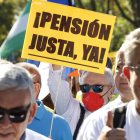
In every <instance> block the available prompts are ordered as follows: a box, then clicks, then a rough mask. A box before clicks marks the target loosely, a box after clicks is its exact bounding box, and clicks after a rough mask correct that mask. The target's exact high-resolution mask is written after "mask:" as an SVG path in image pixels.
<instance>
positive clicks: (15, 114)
mask: <svg viewBox="0 0 140 140" xmlns="http://www.w3.org/2000/svg"><path fill="white" fill-rule="evenodd" d="M30 106H31V104H29V105H28V106H27V109H10V110H6V109H4V108H2V107H0V120H2V118H3V117H4V115H5V114H6V113H7V114H8V117H9V119H10V120H11V122H14V123H20V122H23V121H24V120H25V119H26V115H27V112H28V111H29V108H30Z"/></svg>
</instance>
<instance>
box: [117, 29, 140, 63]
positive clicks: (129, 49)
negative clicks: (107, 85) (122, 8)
mask: <svg viewBox="0 0 140 140" xmlns="http://www.w3.org/2000/svg"><path fill="white" fill-rule="evenodd" d="M138 46H140V28H137V29H135V30H134V31H132V32H130V34H129V35H127V36H126V37H125V41H124V43H123V44H122V47H121V48H120V50H122V51H123V52H124V55H125V61H126V62H125V63H126V65H131V59H132V58H131V56H132V53H134V52H133V50H134V49H135V48H136V47H138ZM130 54H131V55H130Z"/></svg>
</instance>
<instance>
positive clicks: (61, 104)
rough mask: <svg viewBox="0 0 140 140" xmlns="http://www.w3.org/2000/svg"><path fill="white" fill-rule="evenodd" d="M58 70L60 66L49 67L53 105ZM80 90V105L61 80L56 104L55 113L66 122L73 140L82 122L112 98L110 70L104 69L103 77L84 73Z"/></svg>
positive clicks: (66, 83)
mask: <svg viewBox="0 0 140 140" xmlns="http://www.w3.org/2000/svg"><path fill="white" fill-rule="evenodd" d="M60 69H61V66H58V65H50V73H49V79H48V85H49V90H50V94H51V98H52V101H53V103H55V98H56V93H57V87H58V83H59V78H60ZM80 89H81V91H82V96H83V99H82V100H83V103H82V104H80V103H79V101H78V100H76V99H75V98H73V97H72V95H71V92H70V90H69V83H68V82H66V81H65V80H61V82H60V87H59V92H58V99H57V103H56V113H57V114H58V115H61V116H62V117H63V118H65V119H66V120H67V121H68V123H69V125H70V128H71V131H72V134H73V139H74V140H75V139H76V137H77V134H78V132H79V130H80V127H81V125H82V123H83V120H84V119H85V118H86V117H87V116H88V115H89V114H90V113H91V112H93V111H96V110H98V109H99V108H101V107H102V106H104V105H106V104H107V103H108V102H109V100H110V99H111V98H112V94H113V92H114V79H113V75H112V72H111V70H110V69H109V68H106V69H105V74H103V75H102V74H98V73H93V72H85V73H84V74H83V75H82V84H81V85H80Z"/></svg>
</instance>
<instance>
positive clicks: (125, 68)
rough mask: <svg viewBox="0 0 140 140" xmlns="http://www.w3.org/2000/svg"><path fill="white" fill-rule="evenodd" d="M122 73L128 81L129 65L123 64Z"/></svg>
mask: <svg viewBox="0 0 140 140" xmlns="http://www.w3.org/2000/svg"><path fill="white" fill-rule="evenodd" d="M123 73H124V75H125V76H126V78H127V80H128V81H130V70H129V67H127V66H124V67H123Z"/></svg>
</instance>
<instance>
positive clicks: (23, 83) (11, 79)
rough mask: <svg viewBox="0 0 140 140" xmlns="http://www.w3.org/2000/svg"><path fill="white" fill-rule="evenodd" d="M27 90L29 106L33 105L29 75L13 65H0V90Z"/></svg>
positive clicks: (31, 84) (33, 97) (33, 98)
mask: <svg viewBox="0 0 140 140" xmlns="http://www.w3.org/2000/svg"><path fill="white" fill-rule="evenodd" d="M11 88H14V89H15V90H20V89H29V92H30V100H31V104H33V103H35V96H34V90H33V82H32V77H31V75H30V73H29V72H28V71H27V70H25V69H24V68H21V67H18V66H16V65H13V64H3V65H0V90H7V89H11Z"/></svg>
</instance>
